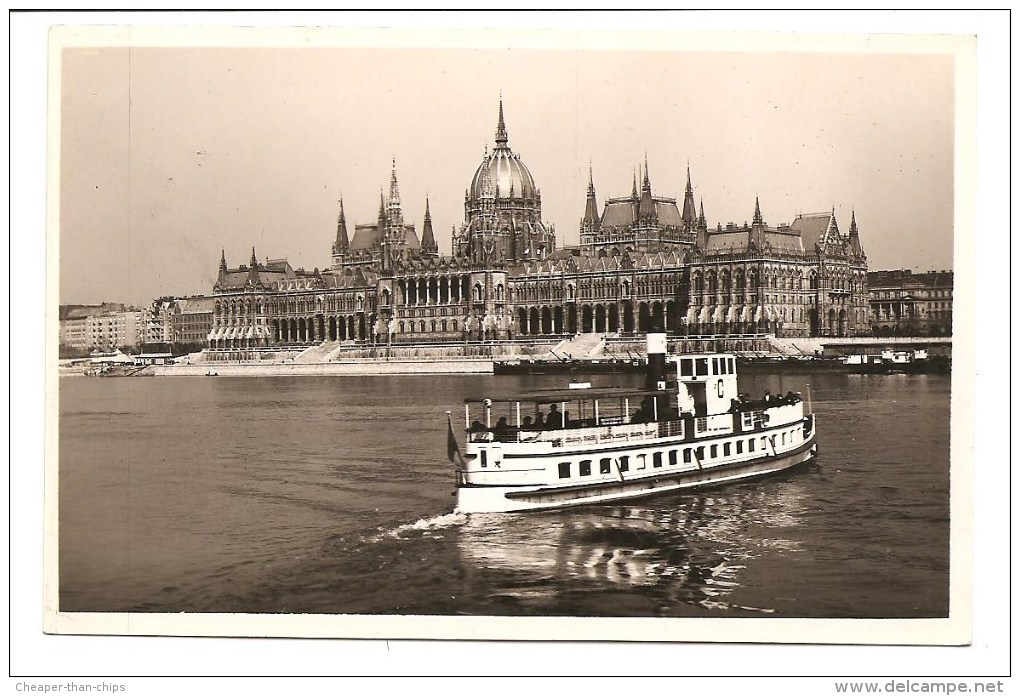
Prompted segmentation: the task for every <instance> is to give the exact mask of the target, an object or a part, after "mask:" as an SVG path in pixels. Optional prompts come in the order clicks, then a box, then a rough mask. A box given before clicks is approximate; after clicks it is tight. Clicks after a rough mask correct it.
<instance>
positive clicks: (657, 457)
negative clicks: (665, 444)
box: [652, 452, 662, 468]
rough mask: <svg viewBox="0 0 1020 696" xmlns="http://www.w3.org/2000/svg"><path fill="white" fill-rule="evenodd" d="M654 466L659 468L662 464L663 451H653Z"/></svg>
mask: <svg viewBox="0 0 1020 696" xmlns="http://www.w3.org/2000/svg"><path fill="white" fill-rule="evenodd" d="M652 466H654V467H655V468H659V467H660V466H662V452H653V453H652Z"/></svg>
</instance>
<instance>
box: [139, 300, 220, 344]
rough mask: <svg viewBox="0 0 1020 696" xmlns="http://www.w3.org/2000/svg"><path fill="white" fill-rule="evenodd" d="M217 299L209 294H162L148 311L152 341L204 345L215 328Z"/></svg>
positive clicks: (149, 331)
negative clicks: (205, 295)
mask: <svg viewBox="0 0 1020 696" xmlns="http://www.w3.org/2000/svg"><path fill="white" fill-rule="evenodd" d="M214 306H215V305H214V301H213V299H211V298H208V297H201V296H199V297H160V298H157V299H155V300H153V301H152V304H151V305H150V306H149V311H148V326H147V335H148V342H149V343H162V344H168V345H173V346H178V347H179V346H183V345H194V344H201V345H205V344H206V342H207V341H208V340H209V332H210V331H212V324H213V309H214Z"/></svg>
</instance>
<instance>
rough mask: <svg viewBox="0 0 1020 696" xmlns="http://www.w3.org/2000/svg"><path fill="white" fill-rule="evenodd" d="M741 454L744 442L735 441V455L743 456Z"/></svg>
mask: <svg viewBox="0 0 1020 696" xmlns="http://www.w3.org/2000/svg"><path fill="white" fill-rule="evenodd" d="M743 453H744V441H743V440H737V454H743Z"/></svg>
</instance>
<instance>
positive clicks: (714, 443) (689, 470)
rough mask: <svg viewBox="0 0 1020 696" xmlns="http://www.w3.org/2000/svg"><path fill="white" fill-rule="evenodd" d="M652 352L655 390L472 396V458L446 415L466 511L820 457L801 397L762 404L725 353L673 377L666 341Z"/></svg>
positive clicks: (632, 492)
mask: <svg viewBox="0 0 1020 696" xmlns="http://www.w3.org/2000/svg"><path fill="white" fill-rule="evenodd" d="M647 347H648V370H647V373H646V378H645V386H644V388H623V387H608V388H599V387H592V386H591V384H590V383H579V384H571V385H570V386H569V387H568V388H566V389H559V390H548V391H536V392H529V393H526V394H522V395H520V396H514V397H510V398H503V399H496V398H469V399H466V400H465V405H464V425H465V434H466V437H467V441H466V443H465V446H464V450H463V451H461V447H460V445H459V443H458V441H457V437H456V435H455V433H454V427H453V419H452V416H451V415H450V414H447V420H448V427H449V432H448V450H449V451H448V454H449V457H450V460H451V461H452V462H453V463H454V464H455V465H456V467H457V469H456V486H457V491H456V495H457V506H456V507H457V510H458V511H460V512H465V513H476V512H517V511H526V510H546V509H551V508H560V507H568V506H577V505H592V504H598V503H607V502H614V501H619V500H625V499H629V498H636V497H640V496H647V495H651V494H655V493H660V492H666V491H674V490H680V489H688V488H698V487H703V486H711V485H718V484H722V483H728V482H731V481H739V480H743V479H748V478H752V477H757V476H764V475H766V474H771V473H775V472H779V471H783V470H785V469H789V468H791V467H793V466H796V465H798V464H801V463H803V462H806V461H808V460H809V459H811V458H812V457H813V456H814V455H815V454H816V453H817V444H816V442H815V427H814V425H815V422H814V415H813V414H811V413H810V404H808V408H807V409H805V403H804V401H803V399H802V398H801V396H800V395H799V394H793V393H787V394H786V395H777V396H774V397H773V396H771V395H768V394H766V396H765V397H764V398H762V399H760V400H754V401H752V400H751V399H750V398H749V397H748V396H747V395H745V394H741V393H740V392H739V391H738V389H737V360H736V357H735V356H733V355H730V354H725V353H697V354H688V355H682V356H679V357H677V358H676V360H675V362H674V363H673V364H675V367H676V377H677V378H676V381H675V382H668V381H667V378H666V367H667V361H666V335H665V334H664V333H649V334H648V336H647ZM809 396H810V395H809Z"/></svg>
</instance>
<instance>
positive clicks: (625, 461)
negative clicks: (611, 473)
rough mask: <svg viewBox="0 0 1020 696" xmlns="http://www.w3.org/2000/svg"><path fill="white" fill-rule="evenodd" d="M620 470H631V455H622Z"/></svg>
mask: <svg viewBox="0 0 1020 696" xmlns="http://www.w3.org/2000/svg"><path fill="white" fill-rule="evenodd" d="M620 471H630V457H628V456H627V455H624V456H622V457H620Z"/></svg>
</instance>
